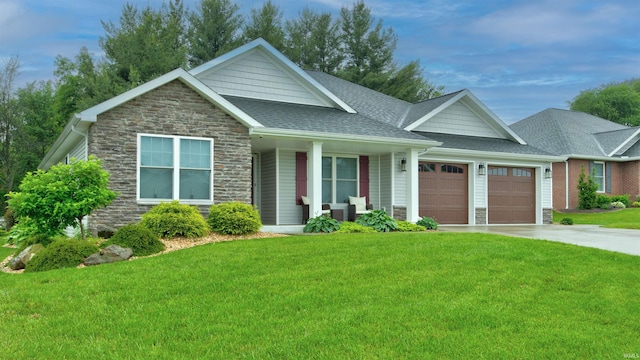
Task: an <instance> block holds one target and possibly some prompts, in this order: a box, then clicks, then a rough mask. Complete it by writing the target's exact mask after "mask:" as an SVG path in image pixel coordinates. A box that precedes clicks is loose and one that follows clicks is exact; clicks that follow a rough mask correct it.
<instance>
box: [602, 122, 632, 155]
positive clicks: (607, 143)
mask: <svg viewBox="0 0 640 360" xmlns="http://www.w3.org/2000/svg"><path fill="white" fill-rule="evenodd" d="M637 131H638V128H626V129H621V130H614V131H605V132H601V133H597V134H594V136H595V138H596V139H597V140H598V143H600V145H601V146H602V148H603V149H604V151H605V153H607V154H611V152H612V151H613V150H615V149H616V148H618V147H619V146H620V145H622V144H623V143H624V142H625V141H627V140H628V139H629V138H630V137H631V136H633V134H635V133H636V132H637ZM622 150H625V149H622ZM623 152H624V151H623ZM618 155H620V154H618Z"/></svg>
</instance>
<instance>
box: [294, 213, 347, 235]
mask: <svg viewBox="0 0 640 360" xmlns="http://www.w3.org/2000/svg"><path fill="white" fill-rule="evenodd" d="M338 229H340V224H339V223H338V220H336V219H333V218H330V217H328V216H324V215H320V216H316V217H314V218H311V219H309V221H307V225H305V226H304V229H302V231H304V232H306V233H320V232H323V233H330V232H334V231H338Z"/></svg>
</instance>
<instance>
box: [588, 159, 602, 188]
mask: <svg viewBox="0 0 640 360" xmlns="http://www.w3.org/2000/svg"><path fill="white" fill-rule="evenodd" d="M591 175H593V180H595V182H596V183H597V184H598V192H604V187H605V181H604V179H605V176H604V163H603V162H597V161H595V162H594V163H593V173H592V174H591Z"/></svg>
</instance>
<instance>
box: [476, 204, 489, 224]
mask: <svg viewBox="0 0 640 360" xmlns="http://www.w3.org/2000/svg"><path fill="white" fill-rule="evenodd" d="M486 224H487V208H476V225H486Z"/></svg>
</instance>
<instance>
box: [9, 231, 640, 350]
mask: <svg viewBox="0 0 640 360" xmlns="http://www.w3.org/2000/svg"><path fill="white" fill-rule="evenodd" d="M0 249H1V250H0V251H1V252H2V254H6V253H8V251H6V249H3V248H0ZM3 256H4V255H3ZM638 269H640V257H634V256H629V255H624V254H619V253H612V252H606V251H601V250H596V249H591V248H581V247H576V246H572V245H566V244H560V243H553V242H546V241H535V240H527V239H519V238H509V237H503V236H496V235H490V234H459V233H439V232H433V233H419V234H417V233H392V234H344V235H324V236H292V237H287V238H269V239H257V240H246V241H235V242H226V243H215V244H209V245H203V246H200V247H196V248H191V249H186V250H181V251H177V252H173V253H170V254H166V255H162V256H156V257H149V258H144V259H138V260H134V261H129V262H126V263H117V264H108V265H101V266H97V267H89V268H83V269H75V268H74V269H63V270H55V271H49V272H44V273H27V274H21V275H15V274H5V273H0V319H1V320H0V321H1V325H0V326H1V329H2V335H1V336H0V349H1V350H0V351H2V353H1V354H0V358H4V357H5V356H6V357H8V358H11V359H33V358H47V359H56V358H65V359H86V358H91V359H125V358H126V359H138V358H154V359H155V358H158V359H178V358H181V359H182V358H193V359H204V358H207V359H236V358H249V359H429V358H434V359H450V358H472V359H575V358H582V359H597V358H614V359H615V358H624V357H625V356H637V355H636V354H638V353H640V337H639V336H638V334H640V321H638V314H640V287H639V286H638V284H639V283H640V272H639V271H638Z"/></svg>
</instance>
